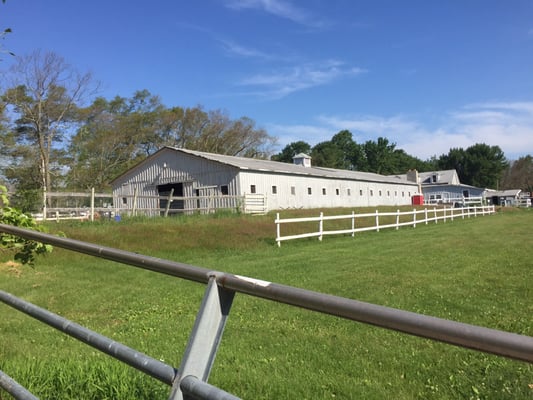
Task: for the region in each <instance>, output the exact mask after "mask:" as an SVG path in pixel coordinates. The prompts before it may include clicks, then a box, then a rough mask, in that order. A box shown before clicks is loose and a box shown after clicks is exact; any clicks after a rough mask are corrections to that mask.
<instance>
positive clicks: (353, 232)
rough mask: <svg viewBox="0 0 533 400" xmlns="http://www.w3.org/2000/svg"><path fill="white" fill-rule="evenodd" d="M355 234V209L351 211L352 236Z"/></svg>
mask: <svg viewBox="0 0 533 400" xmlns="http://www.w3.org/2000/svg"><path fill="white" fill-rule="evenodd" d="M354 236H355V211H352V237H354Z"/></svg>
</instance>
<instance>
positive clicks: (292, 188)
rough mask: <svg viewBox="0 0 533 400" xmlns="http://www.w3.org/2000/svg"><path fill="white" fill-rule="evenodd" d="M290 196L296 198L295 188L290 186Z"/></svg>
mask: <svg viewBox="0 0 533 400" xmlns="http://www.w3.org/2000/svg"><path fill="white" fill-rule="evenodd" d="M291 194H292V195H293V196H296V187H295V186H291Z"/></svg>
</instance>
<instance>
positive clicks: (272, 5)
mask: <svg viewBox="0 0 533 400" xmlns="http://www.w3.org/2000/svg"><path fill="white" fill-rule="evenodd" d="M226 6H227V7H229V8H231V9H234V10H238V11H240V10H246V9H255V10H261V11H264V12H266V13H269V14H272V15H275V16H276V17H279V18H284V19H288V20H290V21H293V22H296V23H298V24H301V25H305V26H308V27H315V28H319V27H322V26H323V25H324V22H322V21H321V20H319V19H318V18H315V17H314V16H313V15H311V14H310V13H309V12H307V11H306V10H304V9H302V8H298V7H296V6H294V5H292V4H291V3H290V2H288V1H285V0H229V1H227V2H226Z"/></svg>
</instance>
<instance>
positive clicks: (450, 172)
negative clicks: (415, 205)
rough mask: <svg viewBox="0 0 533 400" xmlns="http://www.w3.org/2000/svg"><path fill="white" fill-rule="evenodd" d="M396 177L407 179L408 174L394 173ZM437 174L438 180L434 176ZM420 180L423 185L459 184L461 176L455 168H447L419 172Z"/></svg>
mask: <svg viewBox="0 0 533 400" xmlns="http://www.w3.org/2000/svg"><path fill="white" fill-rule="evenodd" d="M394 176H396V177H399V178H402V179H407V174H400V175H394ZM434 176H436V177H437V180H436V182H434V181H433V177H434ZM418 182H419V183H420V184H422V185H432V186H433V185H458V184H460V183H461V182H460V181H459V176H458V175H457V171H455V170H454V169H447V170H442V171H431V172H418Z"/></svg>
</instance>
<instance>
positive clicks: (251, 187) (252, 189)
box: [250, 185, 256, 193]
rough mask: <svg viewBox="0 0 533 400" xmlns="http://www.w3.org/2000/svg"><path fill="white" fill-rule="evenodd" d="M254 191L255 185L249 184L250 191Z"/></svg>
mask: <svg viewBox="0 0 533 400" xmlns="http://www.w3.org/2000/svg"><path fill="white" fill-rule="evenodd" d="M255 192H256V189H255V185H250V193H255Z"/></svg>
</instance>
